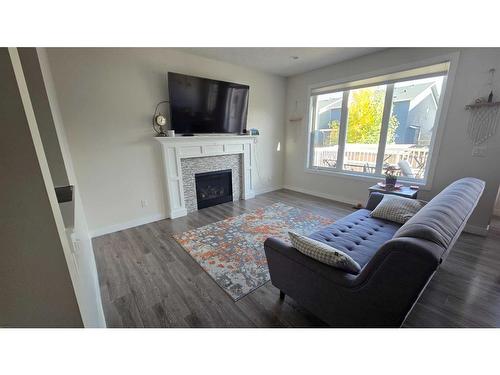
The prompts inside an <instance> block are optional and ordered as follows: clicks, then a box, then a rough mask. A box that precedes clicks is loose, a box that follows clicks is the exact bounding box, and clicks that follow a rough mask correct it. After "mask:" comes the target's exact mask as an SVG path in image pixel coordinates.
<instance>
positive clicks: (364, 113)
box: [343, 85, 386, 173]
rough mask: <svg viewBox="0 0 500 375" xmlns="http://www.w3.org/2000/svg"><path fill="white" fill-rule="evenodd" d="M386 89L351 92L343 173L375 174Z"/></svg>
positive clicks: (383, 86) (366, 89) (373, 88)
mask: <svg viewBox="0 0 500 375" xmlns="http://www.w3.org/2000/svg"><path fill="white" fill-rule="evenodd" d="M385 92H386V85H380V86H372V87H365V88H361V89H357V90H351V91H350V92H349V103H348V118H347V135H346V145H345V150H344V165H343V170H345V171H351V172H363V173H375V164H376V162H377V152H378V145H379V140H380V129H381V127H382V116H383V113H384V100H385Z"/></svg>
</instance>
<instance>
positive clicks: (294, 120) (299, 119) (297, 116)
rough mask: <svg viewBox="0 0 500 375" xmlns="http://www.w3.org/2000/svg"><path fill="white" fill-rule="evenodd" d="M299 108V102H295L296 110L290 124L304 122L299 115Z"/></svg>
mask: <svg viewBox="0 0 500 375" xmlns="http://www.w3.org/2000/svg"><path fill="white" fill-rule="evenodd" d="M298 108H299V101H298V100H296V101H295V109H294V111H293V114H292V116H291V117H290V118H289V119H288V121H290V122H301V121H302V116H301V115H299V114H298Z"/></svg>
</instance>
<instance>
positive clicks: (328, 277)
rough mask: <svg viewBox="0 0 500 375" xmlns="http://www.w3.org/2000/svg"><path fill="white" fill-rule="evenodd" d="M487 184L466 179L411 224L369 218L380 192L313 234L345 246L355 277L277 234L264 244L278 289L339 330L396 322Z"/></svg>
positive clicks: (390, 324) (444, 251)
mask: <svg viewBox="0 0 500 375" xmlns="http://www.w3.org/2000/svg"><path fill="white" fill-rule="evenodd" d="M483 189H484V182H483V181H481V180H478V179H475V178H463V179H461V180H458V181H456V182H454V183H452V184H451V185H450V186H448V187H447V188H446V189H444V190H443V191H442V192H441V193H439V194H438V195H437V196H435V197H434V199H432V200H431V201H430V202H428V203H427V205H426V206H424V207H423V208H422V209H421V210H420V211H419V212H418V213H417V214H416V215H415V216H413V217H412V218H411V219H410V220H409V221H408V222H406V224H404V225H402V226H401V225H400V224H396V223H394V222H390V221H386V220H381V219H376V218H372V217H371V216H370V212H371V210H373V209H374V208H375V207H376V206H377V204H378V203H380V201H381V199H382V197H383V195H382V194H380V193H372V194H371V195H370V197H369V199H368V203H367V205H366V209H360V210H358V211H356V212H354V213H352V214H351V215H349V216H346V217H345V218H343V219H341V220H339V221H337V222H335V223H334V224H332V225H331V226H329V227H327V228H324V229H322V230H320V231H318V232H315V233H313V234H311V235H309V237H310V238H314V239H315V240H318V241H321V242H323V243H326V244H330V245H331V246H334V247H336V248H338V249H341V250H343V251H346V252H347V253H348V254H349V255H350V256H351V257H352V258H353V259H354V260H356V261H357V262H358V263H359V265H360V266H361V271H360V272H359V273H358V274H351V273H347V272H345V271H342V270H339V269H337V268H334V267H331V266H328V265H326V264H323V263H320V262H318V261H316V260H314V259H312V258H310V257H308V256H306V255H304V254H302V253H300V252H299V251H297V250H296V249H295V248H293V247H291V246H290V245H289V244H287V243H284V242H282V241H280V240H278V239H275V238H269V239H267V240H266V241H265V243H264V248H265V252H266V257H267V261H268V265H269V272H270V274H271V281H272V283H273V285H274V286H276V287H277V288H279V289H280V290H281V297H282V298H284V295H285V294H286V295H289V296H290V297H291V298H293V299H294V300H296V301H297V302H298V303H299V304H300V305H302V306H304V307H305V308H306V309H308V310H309V311H311V312H312V313H314V314H315V315H317V316H318V317H319V318H321V319H322V320H323V321H325V322H326V323H328V324H330V325H332V326H335V327H399V326H400V325H401V324H402V323H403V321H404V319H405V318H406V316H407V314H408V313H409V312H410V310H411V308H412V307H413V305H414V303H415V302H416V301H417V299H418V297H419V295H420V293H422V291H423V290H424V288H425V286H426V285H427V283H428V282H429V280H430V279H431V278H432V276H433V274H434V272H435V271H436V270H437V268H438V267H439V265H440V264H441V262H443V260H444V259H445V258H446V256H447V255H448V253H449V251H450V250H451V248H452V247H453V244H454V243H455V241H456V240H457V238H458V237H459V235H460V233H461V232H462V230H463V228H464V226H465V224H466V223H467V219H468V218H469V216H470V215H471V214H472V212H473V210H474V207H475V206H476V204H477V202H478V200H479V198H480V197H481V194H482V192H483Z"/></svg>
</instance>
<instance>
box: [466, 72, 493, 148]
mask: <svg viewBox="0 0 500 375" xmlns="http://www.w3.org/2000/svg"><path fill="white" fill-rule="evenodd" d="M489 72H490V80H489V83H488V86H489V88H490V94H489V95H488V99H485V98H478V99H476V100H475V103H474V104H469V105H466V106H465V109H466V110H468V111H469V112H470V118H469V123H468V125H467V136H468V137H469V138H470V140H471V141H472V144H473V146H479V145H480V144H482V143H484V142H486V141H487V140H488V139H489V138H490V137H491V136H493V135H494V134H495V133H496V131H497V128H498V119H499V115H500V102H498V101H497V102H494V101H493V97H494V95H493V78H494V75H495V69H490V71H489Z"/></svg>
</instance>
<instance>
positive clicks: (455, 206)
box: [0, 34, 500, 358]
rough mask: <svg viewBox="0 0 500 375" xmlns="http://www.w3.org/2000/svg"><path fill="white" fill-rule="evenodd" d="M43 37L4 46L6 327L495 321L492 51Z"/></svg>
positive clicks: (498, 148)
mask: <svg viewBox="0 0 500 375" xmlns="http://www.w3.org/2000/svg"><path fill="white" fill-rule="evenodd" d="M148 35H149V34H148ZM49 40H50V39H45V40H41V41H38V42H34V43H28V44H26V43H25V42H24V43H23V42H19V43H18V42H17V41H11V42H10V43H7V42H6V41H5V42H4V43H2V44H3V45H6V46H7V45H18V46H19V47H3V48H0V64H1V65H0V72H1V74H2V82H3V87H2V100H1V103H2V104H1V109H2V123H4V124H8V123H11V124H16V126H15V127H12V126H4V128H5V131H4V136H3V137H2V141H1V150H2V151H1V154H2V156H1V159H2V175H4V176H8V178H9V179H8V181H9V182H7V183H6V184H5V188H4V189H3V191H2V200H1V202H2V207H3V208H4V213H3V214H2V226H1V229H2V231H1V234H2V238H3V240H2V256H3V257H2V258H3V260H4V261H3V262H2V264H1V266H0V274H1V275H2V276H1V288H0V301H1V304H2V308H1V313H0V326H1V327H5V328H157V329H160V330H154V331H152V332H165V333H161V334H166V335H173V336H165V337H172V338H173V337H176V338H178V337H179V336H178V335H179V334H181V336H182V333H183V332H188V331H187V330H177V331H176V330H169V329H168V328H219V329H220V328H288V329H289V331H290V332H292V333H296V334H297V335H298V336H296V338H299V337H300V335H301V333H299V332H311V335H316V334H318V333H312V332H315V331H317V332H319V334H320V335H321V332H328V333H327V334H328V335H330V334H333V335H337V334H338V335H339V336H338V337H346V336H345V335H346V334H347V335H349V332H362V334H366V335H368V336H369V335H370V334H371V333H370V332H373V331H371V330H356V331H352V330H338V329H335V328H365V329H367V328H368V329H369V328H434V329H435V330H432V331H427V330H426V331H423V332H432V334H433V335H435V338H436V339H437V340H439V339H440V337H441V336H440V335H441V334H442V335H443V337H444V336H446V334H444V333H441V332H443V331H440V330H437V328H498V327H499V326H500V309H499V306H500V284H499V281H498V274H499V269H500V253H499V252H498V248H499V244H500V169H499V167H498V160H500V134H499V133H498V132H497V128H498V123H499V122H500V78H499V77H500V48H499V47H498V46H496V45H495V43H494V42H492V43H490V44H488V43H486V44H484V45H480V46H474V44H473V43H470V41H469V42H457V41H455V42H454V43H451V42H450V43H446V42H441V45H442V46H445V47H441V46H435V45H434V44H432V43H430V42H429V43H423V44H422V43H417V44H416V45H414V46H411V43H408V44H401V43H394V42H393V41H392V40H388V41H386V42H384V43H381V44H380V45H385V46H386V47H380V46H379V44H377V43H371V45H370V44H360V43H355V42H353V41H349V40H348V41H347V42H346V43H348V44H347V45H344V44H341V46H339V47H331V45H332V43H324V44H323V45H321V46H316V47H294V45H300V44H301V43H298V42H297V43H298V44H296V43H290V42H287V43H283V45H284V46H282V47H275V46H273V44H271V45H269V46H264V45H265V43H258V45H263V47H257V46H255V43H253V44H252V43H250V44H249V45H248V46H244V45H246V44H238V43H236V44H234V43H229V44H228V45H224V44H222V45H221V46H219V47H212V46H211V45H213V44H211V43H210V42H208V43H207V45H206V46H200V44H199V45H198V46H196V44H193V43H183V42H182V41H181V42H178V43H172V44H171V46H169V47H163V45H164V43H162V42H159V43H156V44H148V45H156V46H154V47H143V46H141V44H137V43H132V45H134V46H133V47H129V45H131V44H130V43H127V40H129V39H126V40H125V41H124V42H123V43H112V42H110V41H108V43H107V44H106V42H104V43H105V44H104V45H103V44H102V43H98V42H96V43H88V42H84V43H83V44H82V46H78V47H67V46H69V45H77V44H75V43H61V44H58V43H55V44H54V46H50V47H43V46H45V45H52V43H46V42H47V41H49ZM422 40H424V39H422ZM302 44H304V43H302ZM333 44H334V45H335V44H336V43H333ZM34 45H35V46H37V47H31V46H34ZM89 45H99V46H100V47H89ZM110 45H116V46H117V47H108V46H110ZM274 45H280V44H279V43H277V44H274ZM306 45H307V44H306ZM422 45H424V46H422ZM425 45H427V46H428V47H425ZM118 46H120V47H118ZM243 46H244V47H243ZM431 46H432V47H431ZM460 46H467V47H460ZM294 328H315V329H316V330H304V331H297V330H295V329H294ZM2 331H3V332H6V331H11V332H12V331H13V332H14V335H15V332H16V330H5V329H2ZM29 331H31V332H33V333H34V334H36V332H38V330H33V331H32V330H29ZM100 331H101V332H102V331H103V330H100ZM106 331H109V330H106ZM233 331H234V330H216V331H215V332H216V333H217V335H220V336H218V337H217V339H218V340H220V341H219V343H218V345H223V343H224V342H225V341H226V340H228V339H230V337H231V340H235V336H231V335H233V334H234V333H231V332H233ZM395 331H396V332H415V330H411V329H403V330H399V329H398V330H389V331H386V330H384V331H383V332H389V333H388V334H389V335H392V334H394V333H392V332H395ZM484 331H486V332H488V333H487V335H489V334H490V332H492V333H491V334H496V332H497V330H496V329H495V330H484ZM484 331H483V332H484ZM48 332H50V331H48ZM69 332H78V330H75V331H69ZM94 332H96V331H94ZM117 332H127V334H131V335H136V334H138V335H139V336H137V338H138V339H142V338H145V337H146V336H147V335H148V333H147V332H148V331H134V332H139V333H128V332H131V331H130V330H126V331H117ZM141 332H142V333H141ZM189 332H194V334H195V335H196V334H198V335H200V336H192V337H191V336H190V337H191V340H197V339H198V338H200V340H202V341H200V343H199V344H197V345H201V343H202V342H205V343H206V344H205V345H208V346H211V345H212V343H211V342H210V341H204V340H206V338H202V336H203V333H202V332H203V331H198V330H189ZM196 332H198V333H196ZM234 332H241V334H242V335H243V336H244V335H249V336H251V335H252V333H251V332H250V331H248V330H246V331H240V330H236V331H234ZM263 332H264V331H263ZM376 332H377V331H376ZM378 332H380V331H378ZM418 332H420V330H419V331H418ZM452 332H454V331H452ZM467 332H471V330H467ZM96 334H97V335H98V333H96ZM186 334H187V335H191V333H189V334H188V333H186ZM269 334H270V335H274V336H268V337H269V339H270V340H276V341H275V342H280V343H281V342H284V341H287V339H286V336H283V335H287V334H286V333H284V334H280V333H278V332H277V331H276V330H271V331H269ZM306 334H307V335H308V334H309V333H306ZM111 335H113V334H112V333H111ZM140 335H145V336H140ZM225 335H229V336H225ZM340 335H343V336H340ZM13 337H14V336H13ZM78 337H79V336H78V334H77V333H76V334H75V336H73V339H76V340H78ZM97 337H98V336H95V338H97ZM186 337H187V336H186ZM186 337H183V338H182V340H186ZM291 337H292V336H291ZM314 337H315V336H308V339H313V338H314ZM328 337H330V336H328ZM332 337H334V336H332ZM490 338H491V336H490ZM17 339H18V338H16V340H17ZM117 339H118V341H120V339H119V338H117V337H116V336H115V337H114V338H113V339H112V340H117ZM128 339H131V336H130V337H128ZM304 339H306V338H304ZM351 339H352V338H349V339H346V340H351ZM387 339H389V340H393V339H394V336H388V338H387ZM446 339H448V340H450V337H449V336H447V337H446ZM105 340H107V338H106V339H105ZM159 340H160V342H161V340H162V339H161V336H159ZM327 340H329V338H328V339H327ZM405 340H410V341H411V337H410V336H406V337H405ZM461 340H464V337H461ZM451 341H453V339H451ZM110 342H111V341H110ZM114 342H115V341H113V343H114ZM270 342H271V341H270ZM457 342H458V343H459V342H460V340H458V341H457ZM110 345H111V344H110ZM169 345H172V344H169ZM186 345H187V344H186ZM174 346H175V345H174ZM169 348H172V346H169ZM198 348H199V347H198ZM469 349H470V348H469ZM103 350H104V349H103ZM155 350H157V349H155ZM171 350H172V353H173V351H174V350H175V348H172V349H171ZM200 350H201V349H200ZM267 350H269V351H271V350H273V349H272V348H268V349H267ZM146 355H148V354H147V353H146ZM310 355H314V354H312V353H310ZM179 358H180V357H179Z"/></svg>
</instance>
